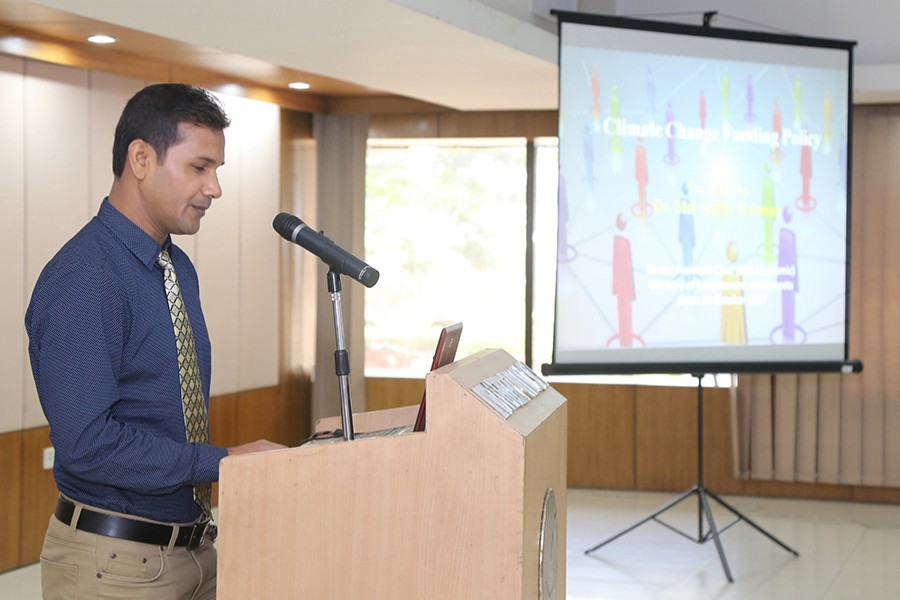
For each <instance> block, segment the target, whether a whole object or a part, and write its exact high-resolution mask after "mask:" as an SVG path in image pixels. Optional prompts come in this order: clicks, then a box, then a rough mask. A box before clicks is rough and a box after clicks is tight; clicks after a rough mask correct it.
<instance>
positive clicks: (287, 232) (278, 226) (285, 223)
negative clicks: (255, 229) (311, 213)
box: [272, 213, 304, 242]
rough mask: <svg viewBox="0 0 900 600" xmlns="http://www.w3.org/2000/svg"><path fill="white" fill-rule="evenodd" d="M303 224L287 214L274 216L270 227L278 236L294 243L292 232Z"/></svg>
mask: <svg viewBox="0 0 900 600" xmlns="http://www.w3.org/2000/svg"><path fill="white" fill-rule="evenodd" d="M303 224H304V223H303V221H301V220H300V219H298V218H297V217H295V216H294V215H289V214H288V213H279V214H277V215H275V220H274V221H272V227H273V228H274V229H275V231H277V232H278V235H280V236H281V237H283V238H284V239H286V240H289V241H291V242H293V241H294V239H293V235H294V231H296V230H297V227H299V226H301V225H303Z"/></svg>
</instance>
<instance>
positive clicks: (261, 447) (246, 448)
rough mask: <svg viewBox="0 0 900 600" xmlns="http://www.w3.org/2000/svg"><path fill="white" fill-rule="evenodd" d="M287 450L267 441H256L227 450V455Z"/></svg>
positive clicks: (283, 446) (282, 446)
mask: <svg viewBox="0 0 900 600" xmlns="http://www.w3.org/2000/svg"><path fill="white" fill-rule="evenodd" d="M283 448H287V446H285V445H284V444H278V443H276V442H270V441H269V440H256V441H254V442H249V443H247V444H241V445H240V446H234V447H232V448H228V455H229V456H230V455H232V454H251V453H253V452H265V451H266V450H281V449H283Z"/></svg>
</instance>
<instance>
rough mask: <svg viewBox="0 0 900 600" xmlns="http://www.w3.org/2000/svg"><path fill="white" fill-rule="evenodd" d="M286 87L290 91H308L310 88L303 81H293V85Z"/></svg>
mask: <svg viewBox="0 0 900 600" xmlns="http://www.w3.org/2000/svg"><path fill="white" fill-rule="evenodd" d="M288 87H289V88H291V89H292V90H308V89H309V87H310V86H309V84H308V83H306V82H305V81H295V82H293V83H289V84H288Z"/></svg>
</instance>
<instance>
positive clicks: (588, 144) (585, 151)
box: [582, 124, 596, 190]
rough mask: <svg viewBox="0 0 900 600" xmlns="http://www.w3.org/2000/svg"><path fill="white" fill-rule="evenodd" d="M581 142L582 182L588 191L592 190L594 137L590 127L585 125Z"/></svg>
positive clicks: (593, 179) (593, 178)
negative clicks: (585, 184) (583, 181)
mask: <svg viewBox="0 0 900 600" xmlns="http://www.w3.org/2000/svg"><path fill="white" fill-rule="evenodd" d="M582 135H583V140H582V156H583V157H584V180H585V182H586V183H587V186H588V188H589V189H591V190H593V189H594V181H595V179H596V178H595V177H594V136H593V134H592V132H591V127H590V125H587V124H585V126H584V133H583V134H582Z"/></svg>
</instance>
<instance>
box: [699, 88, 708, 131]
mask: <svg viewBox="0 0 900 600" xmlns="http://www.w3.org/2000/svg"><path fill="white" fill-rule="evenodd" d="M698 110H699V112H700V129H703V130H704V131H705V130H706V95H705V94H704V93H703V90H700V106H699V108H698Z"/></svg>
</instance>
